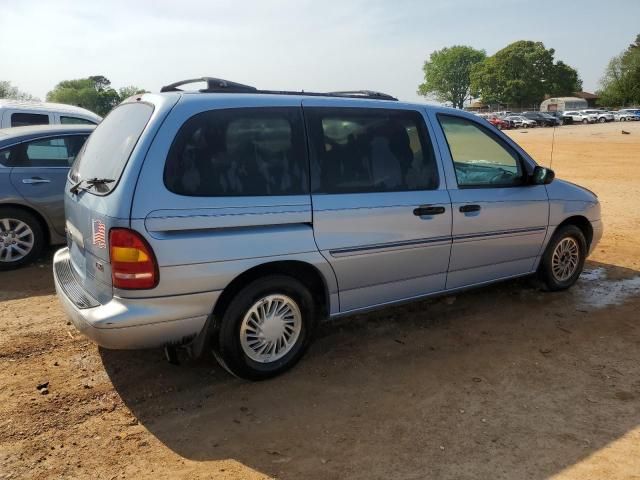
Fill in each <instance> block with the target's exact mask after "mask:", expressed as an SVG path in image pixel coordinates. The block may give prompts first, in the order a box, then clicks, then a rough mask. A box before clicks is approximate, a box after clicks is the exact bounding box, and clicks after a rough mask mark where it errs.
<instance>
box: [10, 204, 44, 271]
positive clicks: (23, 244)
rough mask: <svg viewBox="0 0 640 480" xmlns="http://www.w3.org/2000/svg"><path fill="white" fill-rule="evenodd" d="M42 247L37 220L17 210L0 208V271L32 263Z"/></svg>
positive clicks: (42, 241) (29, 214)
mask: <svg viewBox="0 0 640 480" xmlns="http://www.w3.org/2000/svg"><path fill="white" fill-rule="evenodd" d="M43 247H44V232H43V231H42V226H41V225H40V222H39V221H38V219H37V218H36V217H35V216H34V215H32V214H31V213H29V212H27V211H24V210H21V209H19V208H12V207H4V208H0V270H11V269H13V268H18V267H20V266H22V265H26V264H28V263H31V262H32V261H34V260H35V259H36V258H38V256H39V255H40V253H41V252H42V248H43Z"/></svg>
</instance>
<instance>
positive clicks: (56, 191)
mask: <svg viewBox="0 0 640 480" xmlns="http://www.w3.org/2000/svg"><path fill="white" fill-rule="evenodd" d="M88 136H89V134H88V133H86V134H81V135H64V136H56V137H48V138H40V139H37V140H31V141H29V142H25V143H22V144H20V145H19V146H17V147H16V156H17V159H16V163H14V168H13V169H12V170H11V184H12V185H13V187H14V188H15V189H16V190H17V191H18V192H19V193H20V195H22V197H23V198H24V199H25V200H26V201H27V202H28V203H30V204H31V205H33V207H34V208H35V209H36V210H37V211H39V212H40V213H41V214H43V215H44V216H45V217H47V218H48V220H49V222H50V223H51V225H52V226H53V228H54V229H55V230H56V231H57V232H58V233H59V234H60V235H64V200H63V195H64V185H65V183H66V180H67V173H68V171H69V167H70V166H71V164H72V163H73V161H74V160H75V158H76V155H77V154H78V152H79V151H80V148H82V145H83V144H84V142H85V141H86V139H87V137H88Z"/></svg>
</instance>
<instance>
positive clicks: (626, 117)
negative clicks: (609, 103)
mask: <svg viewBox="0 0 640 480" xmlns="http://www.w3.org/2000/svg"><path fill="white" fill-rule="evenodd" d="M613 118H614V119H615V120H616V121H617V122H632V121H637V120H640V115H636V114H635V113H633V112H628V111H626V110H618V111H617V112H613Z"/></svg>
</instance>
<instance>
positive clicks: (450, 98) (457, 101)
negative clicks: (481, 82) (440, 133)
mask: <svg viewBox="0 0 640 480" xmlns="http://www.w3.org/2000/svg"><path fill="white" fill-rule="evenodd" d="M485 57H486V53H485V52H484V50H476V49H474V48H471V47H467V46H464V45H454V46H453V47H445V48H443V49H442V50H436V51H435V52H432V53H431V55H430V56H429V60H427V61H426V62H424V66H423V67H422V69H423V70H424V83H423V84H421V85H420V86H419V87H418V94H419V95H423V96H425V97H426V96H428V95H433V96H435V97H436V98H437V99H438V100H440V101H441V102H451V103H452V104H453V106H454V107H455V108H462V107H463V104H464V102H465V100H466V99H467V98H468V97H469V88H470V84H471V80H470V79H469V75H470V73H471V68H472V67H473V66H474V65H476V64H477V63H479V62H481V61H482V60H484V59H485Z"/></svg>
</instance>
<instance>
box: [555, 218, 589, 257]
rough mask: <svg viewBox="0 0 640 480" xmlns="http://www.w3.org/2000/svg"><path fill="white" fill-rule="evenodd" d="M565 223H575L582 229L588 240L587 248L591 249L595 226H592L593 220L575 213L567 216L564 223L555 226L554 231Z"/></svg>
mask: <svg viewBox="0 0 640 480" xmlns="http://www.w3.org/2000/svg"><path fill="white" fill-rule="evenodd" d="M565 225H575V226H576V227H578V228H579V229H580V230H582V233H583V234H584V238H585V240H586V241H587V249H589V247H590V246H591V242H592V241H593V227H592V226H591V222H590V221H589V219H588V218H587V217H585V216H583V215H573V216H571V217H568V218H565V219H564V220H563V221H562V223H560V224H559V225H558V226H557V227H556V228H555V230H554V232H553V233H554V234H555V232H557V231H558V229H560V228H561V227H564V226H565Z"/></svg>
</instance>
